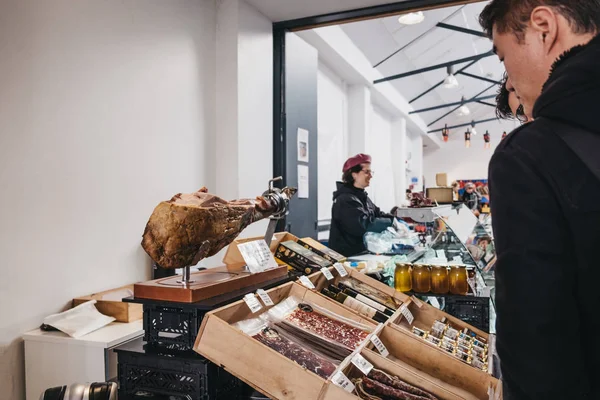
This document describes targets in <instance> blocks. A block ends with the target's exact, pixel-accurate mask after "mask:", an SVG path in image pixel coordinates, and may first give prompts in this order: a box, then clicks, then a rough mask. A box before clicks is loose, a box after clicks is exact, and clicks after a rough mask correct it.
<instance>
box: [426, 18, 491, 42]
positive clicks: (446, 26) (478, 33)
mask: <svg viewBox="0 0 600 400" xmlns="http://www.w3.org/2000/svg"><path fill="white" fill-rule="evenodd" d="M436 26H437V27H439V28H444V29H450V30H451V31H456V32H462V33H467V34H469V35H475V36H479V37H483V38H487V35H486V34H485V33H483V32H481V31H474V30H473V29H468V28H463V27H462V26H456V25H450V24H445V23H443V22H438V24H437V25H436Z"/></svg>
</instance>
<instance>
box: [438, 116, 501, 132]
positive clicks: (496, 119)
mask: <svg viewBox="0 0 600 400" xmlns="http://www.w3.org/2000/svg"><path fill="white" fill-rule="evenodd" d="M492 121H498V118H488V119H480V120H479V121H471V122H467V123H465V124H459V125H454V126H449V127H448V129H456V128H463V127H465V126H472V125H473V124H475V125H477V124H483V123H486V122H492ZM443 129H445V127H444V128H440V129H434V130H431V131H427V133H435V132H441V131H442V130H443Z"/></svg>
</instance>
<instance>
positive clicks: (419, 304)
mask: <svg viewBox="0 0 600 400" xmlns="http://www.w3.org/2000/svg"><path fill="white" fill-rule="evenodd" d="M410 299H411V300H412V302H413V303H415V305H416V306H417V307H419V308H421V307H423V302H422V301H421V300H419V299H417V298H416V297H415V296H411V297H410Z"/></svg>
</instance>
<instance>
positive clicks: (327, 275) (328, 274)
mask: <svg viewBox="0 0 600 400" xmlns="http://www.w3.org/2000/svg"><path fill="white" fill-rule="evenodd" d="M321 272H322V273H323V275H325V278H327V280H328V281H331V280H333V274H332V273H331V271H329V268H327V267H323V268H321Z"/></svg>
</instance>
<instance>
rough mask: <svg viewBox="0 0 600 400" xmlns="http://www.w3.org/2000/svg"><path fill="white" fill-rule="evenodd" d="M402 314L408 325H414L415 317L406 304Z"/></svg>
mask: <svg viewBox="0 0 600 400" xmlns="http://www.w3.org/2000/svg"><path fill="white" fill-rule="evenodd" d="M401 313H402V315H404V318H406V320H407V321H408V323H409V324H411V325H412V323H413V321H414V320H415V317H414V316H413V315H412V313H411V312H410V310H409V309H408V307H407V306H406V304H405V305H403V306H402V311H401Z"/></svg>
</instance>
